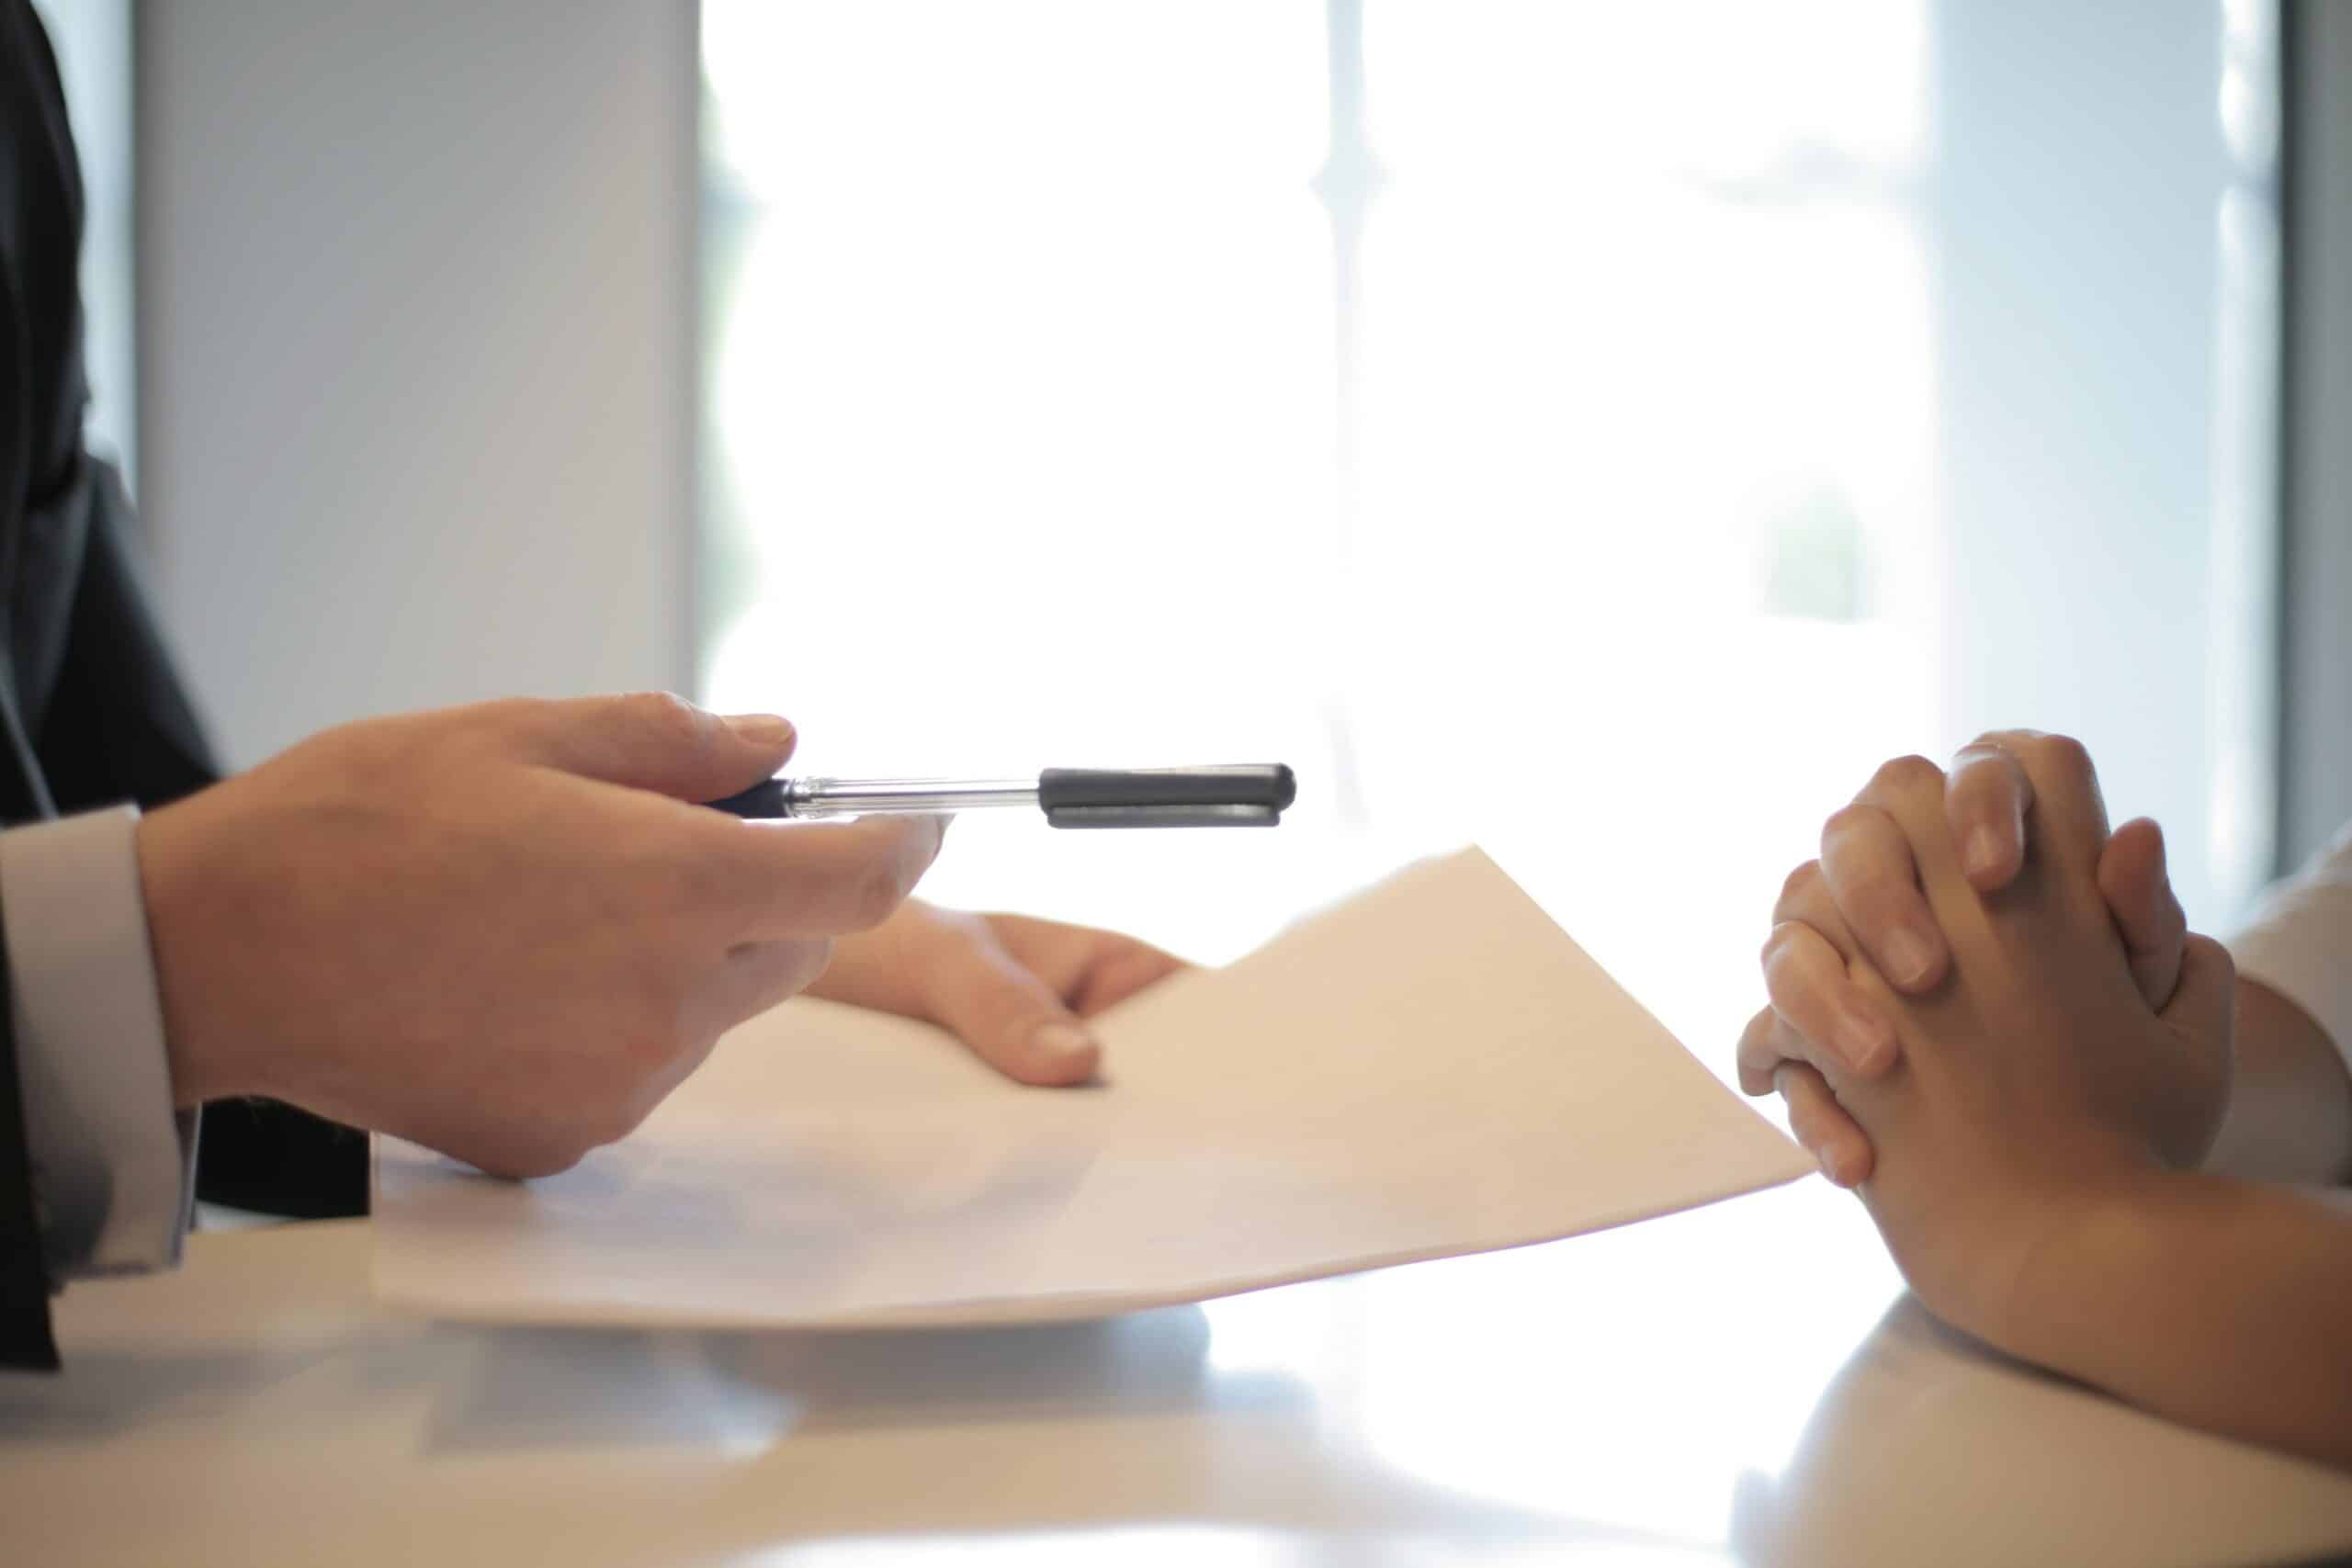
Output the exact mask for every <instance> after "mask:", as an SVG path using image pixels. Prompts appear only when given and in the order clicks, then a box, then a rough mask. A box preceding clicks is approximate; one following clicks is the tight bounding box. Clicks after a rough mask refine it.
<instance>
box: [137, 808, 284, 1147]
mask: <svg viewBox="0 0 2352 1568" xmlns="http://www.w3.org/2000/svg"><path fill="white" fill-rule="evenodd" d="M206 793H209V792H206ZM200 800H201V796H200V795H199V796H196V797H191V798H190V799H188V800H187V801H182V802H179V803H177V804H175V805H172V806H167V807H164V809H162V810H161V811H156V812H152V813H149V814H147V815H145V816H142V817H141V818H140V820H139V826H138V831H137V837H136V840H135V842H136V845H137V850H138V857H139V881H140V893H141V899H142V900H143V902H144V903H145V905H146V914H147V945H148V951H149V952H150V953H151V954H152V955H153V958H154V963H155V989H156V999H157V1001H158V1002H159V1003H160V1005H161V1010H162V1013H163V1021H164V1054H165V1056H166V1058H167V1059H168V1061H169V1063H170V1066H171V1077H172V1100H173V1102H174V1103H175V1105H178V1106H180V1107H182V1108H186V1107H188V1106H193V1105H198V1104H201V1103H202V1102H204V1101H205V1100H219V1099H222V1098H225V1097H228V1096H232V1095H240V1094H255V1093H262V1092H266V1090H265V1089H264V1087H263V1086H262V1085H261V1084H260V1083H259V1082H257V1081H254V1077H253V1076H252V1075H251V1074H249V1073H248V1072H247V1071H245V1070H244V1067H243V1064H242V1063H240V1062H238V1061H237V1060H235V1059H234V1056H233V1054H232V1051H231V1050H230V1049H229V1048H228V1046H229V1042H230V1039H231V1038H232V1035H229V1034H225V1033H224V1032H222V1031H220V1030H219V1029H218V1028H217V1027H216V1025H215V1022H214V1018H215V1015H216V1014H217V1011H218V1010H217V1008H216V1007H214V1005H213V1001H212V998H211V997H210V995H209V976H208V974H207V970H208V967H209V965H208V964H207V962H206V960H205V958H204V955H203V951H202V950H203V946H204V942H205V938H206V933H207V931H208V930H209V927H210V925H211V924H212V922H213V919H214V912H212V911H208V909H207V908H206V907H205V900H204V891H203V889H204V882H205V878H204V875H203V873H202V869H201V864H200V858H199V855H198V850H199V843H200V839H201V834H202V826H203V825H202V822H201V821H200V820H198V818H200V817H201V816H202V812H201V809H200V807H199V805H198V802H199V801H200Z"/></svg>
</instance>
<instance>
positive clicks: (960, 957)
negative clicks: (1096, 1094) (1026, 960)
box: [923, 932, 1103, 1087]
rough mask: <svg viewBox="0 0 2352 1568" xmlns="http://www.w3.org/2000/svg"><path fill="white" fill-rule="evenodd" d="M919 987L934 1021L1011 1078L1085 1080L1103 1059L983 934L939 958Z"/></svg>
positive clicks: (1090, 1038) (1049, 993) (1041, 984)
mask: <svg viewBox="0 0 2352 1568" xmlns="http://www.w3.org/2000/svg"><path fill="white" fill-rule="evenodd" d="M923 988H924V992H925V997H924V1000H925V1004H926V1006H925V1010H926V1011H928V1012H929V1013H930V1015H931V1020H932V1021H933V1022H934V1023H936V1024H938V1025H939V1026H940V1027H941V1028H943V1029H945V1030H948V1031H950V1032H953V1033H954V1034H956V1036H957V1037H958V1038H959V1039H961V1040H962V1041H963V1042H964V1043H965V1044H967V1045H968V1046H970V1047H971V1049H972V1053H973V1055H977V1056H978V1057H979V1058H980V1060H982V1061H983V1062H986V1063H987V1064H988V1065H989V1066H991V1067H994V1068H995V1069H996V1070H997V1071H998V1072H1001V1073H1002V1074H1003V1075H1004V1076H1005V1077H1009V1078H1011V1079H1012V1080H1013V1081H1014V1082H1016V1083H1024V1084H1035V1085H1040V1086H1046V1087H1054V1086H1061V1085H1068V1084H1080V1083H1084V1082H1085V1081H1086V1080H1087V1079H1089V1078H1091V1077H1093V1076H1094V1069H1095V1068H1096V1067H1097V1066H1100V1065H1101V1063H1102V1060H1103V1047H1102V1045H1101V1043H1099V1042H1098V1041H1096V1039H1095V1038H1094V1035H1093V1032H1091V1031H1090V1030H1089V1029H1088V1028H1087V1027H1086V1025H1085V1024H1084V1023H1082V1022H1080V1021H1079V1018H1078V1015H1077V1014H1076V1013H1074V1012H1072V1011H1070V1010H1069V1008H1068V1007H1066V1006H1064V1005H1063V1003H1062V999H1061V998H1060V997H1058V996H1057V995H1055V993H1054V989H1053V987H1050V986H1048V985H1046V982H1045V981H1043V980H1041V979H1039V978H1038V977H1037V976H1035V975H1034V974H1032V973H1031V972H1030V971H1029V970H1028V969H1027V968H1025V967H1024V966H1023V964H1021V963H1020V962H1019V961H1018V960H1016V959H1015V958H1013V956H1012V954H1011V953H1007V952H1006V951H1005V950H1004V947H1003V946H1002V944H1001V943H1000V942H997V941H996V940H995V938H994V937H993V936H989V935H987V934H986V933H985V932H983V933H982V934H981V936H980V939H979V940H978V941H975V942H967V943H959V944H958V945H957V947H956V951H955V953H954V955H953V956H952V957H947V956H943V958H942V960H941V962H940V963H939V964H938V965H937V967H936V968H934V969H933V972H932V973H931V974H929V975H927V976H925V979H924V987H923Z"/></svg>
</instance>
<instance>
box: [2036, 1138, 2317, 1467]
mask: <svg viewBox="0 0 2352 1568" xmlns="http://www.w3.org/2000/svg"><path fill="white" fill-rule="evenodd" d="M1994 1337H1995V1339H1996V1343H1998V1344H1999V1345H2000V1347H2001V1348H2003V1349H2006V1350H2008V1351H2010V1352H2011V1353H2013V1354H2016V1355H2018V1356H2021V1357H2023V1358H2025V1359H2028V1360H2031V1361H2035V1362H2038V1363H2040V1364H2041V1365H2043V1366H2047V1367H2050V1368H2052V1369H2053V1370H2055V1371H2061V1372H2064V1373H2066V1374H2068V1375H2070V1376H2073V1377H2076V1378H2079V1379H2081V1380H2083V1381H2084V1382H2088V1383H2092V1384H2094V1385H2096V1386H2098V1387H2100V1388H2104V1389H2107V1390H2109V1392H2111V1393H2115V1394H2117V1395H2119V1396H2120V1397H2121V1398H2124V1399H2126V1400H2129V1401H2131V1403H2132V1404H2138V1405H2142V1406H2143V1407H2145V1408H2146V1409H2149V1410H2152V1411H2154V1412H2155V1413H2156V1414H2158V1415H2161V1416H2168V1417H2170V1418H2172V1419H2174V1420H2177V1421H2181V1422H2185V1423H2187V1424H2188V1425H2190V1426H2195V1427H2205V1428H2207V1429H2210V1430H2212V1431H2216V1432H2221V1433H2223V1434H2226V1435H2228V1436H2231V1437H2234V1438H2244V1439H2245V1440H2247V1441H2251V1442H2256V1443H2261V1444H2265V1445H2267V1446H2269V1447H2274V1448H2280V1449H2288V1450H2293V1451H2295V1452H2298V1453H2302V1454H2307V1455H2309V1456H2311V1457H2312V1458H2313V1459H2317V1460H2320V1461H2324V1462H2326V1463H2329V1464H2332V1465H2335V1466H2338V1467H2340V1468H2345V1469H2352V1204H2347V1201H2346V1199H2345V1197H2344V1196H2343V1195H2341V1194H2335V1193H2329V1192H2324V1191H2319V1190H2309V1189H2296V1188H2290V1187H2280V1186H2269V1185H2264V1184H2261V1183H2256V1182H2247V1181H2238V1180H2233V1179H2228V1178H2223V1177H2218V1176H2212V1175H2208V1174H2204V1173H2171V1172H2167V1173H2164V1174H2162V1175H2159V1176H2154V1177H2152V1178H2150V1179H2147V1180H2145V1181H2143V1182H2142V1183H2140V1184H2139V1185H2138V1186H2137V1187H2136V1188H2135V1189H2134V1190H2131V1192H2130V1193H2129V1194H2128V1195H2125V1196H2122V1197H2119V1198H2115V1199H2111V1200H2105V1201H2100V1202H2099V1203H2098V1204H2097V1205H2095V1206H2092V1207H2089V1208H2087V1209H2086V1211H2085V1212H2084V1213H2083V1214H2082V1215H2081V1216H2080V1217H2079V1219H2078V1220H2077V1221H2076V1222H2075V1223H2073V1224H2069V1225H2068V1226H2066V1227H2065V1229H2064V1231H2063V1232H2062V1233H2061V1234H2060V1236H2059V1237H2058V1238H2057V1239H2056V1240H2055V1241H2054V1243H2053V1245H2052V1246H2050V1247H2045V1248H2044V1249H2043V1251H2042V1252H2041V1255H2040V1256H2039V1257H2038V1258H2037V1259H2036V1260H2035V1262H2034V1264H2033V1266H2032V1267H2031V1268H2030V1269H2029V1270H2028V1272H2027V1273H2026V1275H2025V1276H2024V1277H2023V1278H2022V1279H2021V1280H2020V1281H2019V1284H2018V1292H2017V1295H2016V1297H2015V1299H2014V1300H2013V1302H2012V1303H2011V1306H2010V1310H2009V1311H2008V1313H2007V1314H2005V1316H2004V1320H2003V1322H2002V1325H2001V1330H2000V1332H1999V1333H1997V1334H1996V1335H1995V1336H1994Z"/></svg>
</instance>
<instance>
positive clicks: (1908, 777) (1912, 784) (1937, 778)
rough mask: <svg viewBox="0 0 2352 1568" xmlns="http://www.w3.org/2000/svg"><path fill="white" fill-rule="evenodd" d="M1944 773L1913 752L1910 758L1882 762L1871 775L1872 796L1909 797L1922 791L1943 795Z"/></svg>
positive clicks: (1870, 790) (1870, 792)
mask: <svg viewBox="0 0 2352 1568" xmlns="http://www.w3.org/2000/svg"><path fill="white" fill-rule="evenodd" d="M1943 788H1944V771H1943V770H1942V769H1941V768H1939V767H1938V766H1936V765H1935V763H1933V762H1931V761H1928V759H1927V758H1925V757H1922V756H1920V755H1919V754H1918V753H1917V752H1916V751H1915V752H1913V753H1911V754H1910V755H1908V756H1904V757H1894V758H1890V759H1889V760H1887V761H1883V762H1881V763H1880V764H1879V767H1878V771H1877V772H1876V773H1872V774H1871V784H1870V789H1869V791H1868V792H1867V793H1869V794H1871V795H1909V794H1912V793H1915V792H1917V791H1921V790H1928V789H1932V790H1934V791H1935V792H1936V793H1937V794H1938V795H1941V794H1942V793H1943Z"/></svg>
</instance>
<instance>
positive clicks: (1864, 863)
mask: <svg viewBox="0 0 2352 1568" xmlns="http://www.w3.org/2000/svg"><path fill="white" fill-rule="evenodd" d="M1821 879H1822V882H1823V884H1824V886H1826V890H1827V892H1828V895H1829V897H1830V899H1831V901H1832V902H1833V903H1835V904H1836V905H1837V907H1838V914H1839V915H1840V916H1842V917H1843V918H1844V919H1845V922H1846V929H1847V930H1848V931H1852V932H1853V933H1854V940H1855V941H1857V942H1860V944H1861V946H1862V951H1863V952H1865V953H1868V954H1869V955H1870V958H1871V963H1873V964H1876V965H1877V966H1878V970H1879V973H1880V974H1882V975H1883V976H1886V978H1887V979H1888V980H1889V981H1890V982H1891V983H1892V984H1893V985H1894V987H1895V989H1897V990H1900V991H1912V992H1917V991H1925V990H1928V989H1930V988H1932V987H1934V986H1935V985H1936V983H1937V982H1938V981H1939V980H1941V979H1942V978H1943V977H1944V974H1945V971H1946V969H1947V968H1948V967H1949V966H1950V959H1951V954H1950V953H1949V952H1948V951H1947V949H1946V948H1945V945H1944V935H1943V928H1941V927H1940V926H1939V925H1937V924H1936V918H1935V916H1934V915H1933V914H1932V913H1931V912H1930V911H1929V910H1928V900H1927V897H1926V896H1925V895H1924V894H1922V893H1921V892H1920V891H1919V874H1918V870H1917V866H1916V865H1915V864H1914V863H1913V862H1912V858H1911V843H1910V840H1907V839H1905V837H1904V836H1903V829H1901V828H1899V827H1897V826H1895V822H1894V818H1892V817H1890V816H1888V815H1887V814H1886V813H1885V812H1884V811H1882V810H1880V809H1879V808H1878V807H1875V806H1862V805H1855V806H1849V807H1846V808H1845V809H1844V810H1842V811H1839V812H1838V814H1837V815H1836V816H1834V817H1832V818H1829V820H1828V822H1827V823H1826V825H1825V826H1824V827H1823V828H1822V829H1821Z"/></svg>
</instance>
